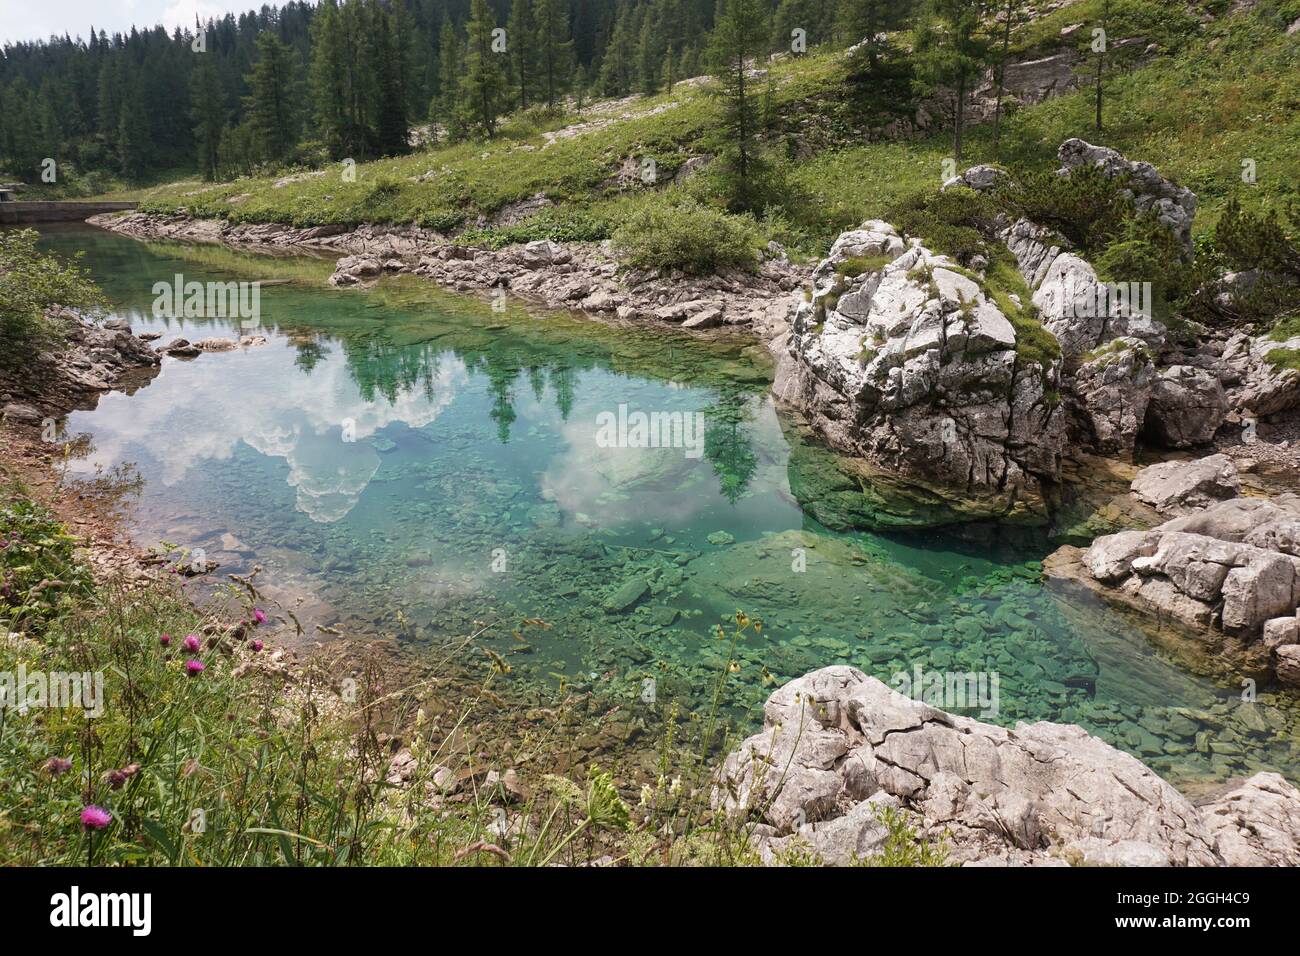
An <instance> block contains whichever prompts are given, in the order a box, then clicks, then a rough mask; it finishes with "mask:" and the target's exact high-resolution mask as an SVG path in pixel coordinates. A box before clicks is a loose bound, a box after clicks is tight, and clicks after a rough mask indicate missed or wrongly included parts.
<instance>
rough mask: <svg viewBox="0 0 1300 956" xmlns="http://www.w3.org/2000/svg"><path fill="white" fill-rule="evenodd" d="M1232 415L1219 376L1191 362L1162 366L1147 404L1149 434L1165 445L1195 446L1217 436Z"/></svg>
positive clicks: (1148, 435)
mask: <svg viewBox="0 0 1300 956" xmlns="http://www.w3.org/2000/svg"><path fill="white" fill-rule="evenodd" d="M1227 415H1228V400H1227V397H1226V396H1225V395H1224V393H1223V386H1222V385H1221V384H1220V383H1219V378H1218V376H1217V375H1215V374H1213V373H1211V372H1208V371H1206V370H1205V369H1199V368H1193V367H1192V366H1190V365H1172V366H1170V367H1169V368H1166V369H1161V371H1160V377H1159V378H1158V379H1156V383H1155V388H1154V389H1152V392H1151V402H1150V404H1149V405H1148V406H1147V417H1146V424H1145V429H1146V434H1147V437H1148V438H1150V439H1151V440H1152V442H1153V443H1155V444H1156V445H1159V446H1163V447H1165V448H1191V447H1192V446H1194V445H1203V444H1205V443H1206V442H1208V441H1210V439H1212V438H1213V437H1214V433H1215V432H1217V431H1218V430H1219V426H1220V425H1222V424H1223V422H1224V419H1226V418H1227Z"/></svg>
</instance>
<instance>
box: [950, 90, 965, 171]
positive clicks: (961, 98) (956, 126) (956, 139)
mask: <svg viewBox="0 0 1300 956" xmlns="http://www.w3.org/2000/svg"><path fill="white" fill-rule="evenodd" d="M965 119H966V77H964V76H963V77H962V78H961V79H959V80H958V81H957V116H956V118H955V119H954V120H953V124H952V156H953V159H954V160H956V162H957V166H958V167H959V169H958V175H960V166H961V128H962V124H963V123H964V122H965Z"/></svg>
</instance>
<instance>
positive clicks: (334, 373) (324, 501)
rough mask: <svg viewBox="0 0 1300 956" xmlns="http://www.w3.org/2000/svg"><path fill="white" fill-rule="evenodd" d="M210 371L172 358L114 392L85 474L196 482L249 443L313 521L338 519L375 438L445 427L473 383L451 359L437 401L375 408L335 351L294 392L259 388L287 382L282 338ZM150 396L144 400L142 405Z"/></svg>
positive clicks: (371, 460)
mask: <svg viewBox="0 0 1300 956" xmlns="http://www.w3.org/2000/svg"><path fill="white" fill-rule="evenodd" d="M195 361H196V362H201V363H204V364H205V365H207V366H208V367H207V368H194V367H185V366H182V365H180V364H179V363H177V362H176V361H175V360H165V361H164V365H163V369H162V371H161V372H160V374H159V375H158V377H157V378H156V379H154V381H153V382H151V383H150V384H149V385H148V386H146V388H145V389H144V390H143V391H141V392H140V393H139V397H137V398H136V399H134V400H133V399H130V398H128V397H127V396H126V395H123V394H121V393H120V392H113V393H110V394H108V395H105V396H104V397H103V398H101V399H100V407H99V410H98V412H97V413H89V414H94V416H95V420H96V427H95V445H96V447H95V451H94V452H93V453H92V454H91V455H90V456H89V457H88V458H87V459H85V460H83V461H81V462H78V463H77V465H76V466H75V469H74V470H75V471H77V472H80V473H88V472H90V471H93V469H94V467H95V466H96V465H102V466H105V467H108V466H111V465H113V464H114V463H116V462H119V461H138V462H140V463H141V464H142V465H143V464H144V462H143V461H141V453H143V454H144V455H145V456H147V457H148V458H150V459H152V464H153V465H154V466H155V467H156V468H157V472H158V476H159V478H158V480H160V481H161V482H162V483H163V484H164V485H169V486H170V485H175V484H178V483H180V482H182V481H185V480H187V479H188V478H189V477H190V475H191V471H192V469H193V468H194V467H195V465H197V464H199V463H200V462H202V461H206V460H218V461H220V460H225V459H228V458H230V456H231V455H233V454H234V452H235V449H236V448H237V447H238V446H239V444H240V443H241V442H243V443H245V444H247V445H249V446H250V447H251V448H253V449H255V450H256V451H258V452H259V453H261V454H263V455H266V456H268V457H272V458H281V459H283V460H284V461H285V462H286V464H287V465H288V467H289V473H288V476H287V477H286V479H285V480H286V482H287V483H288V484H289V485H290V486H291V487H292V488H294V489H295V491H296V493H297V507H298V510H299V511H302V512H304V513H305V514H307V515H308V516H309V517H310V518H312V520H314V521H319V522H331V521H337V520H339V519H340V518H342V517H343V516H345V515H346V514H347V513H348V512H349V511H351V510H352V507H353V506H354V505H355V504H356V503H357V501H358V499H359V498H360V497H361V493H362V492H363V491H364V490H365V488H366V486H367V485H368V484H369V482H370V479H371V478H372V477H374V474H375V472H376V471H378V470H379V461H380V459H379V455H378V453H377V452H376V451H375V449H374V447H373V445H371V443H370V442H368V441H366V439H367V438H369V437H370V436H372V435H374V434H376V433H377V432H379V431H381V430H382V429H384V428H385V427H387V426H388V425H390V424H394V423H397V422H403V423H405V424H406V425H408V426H410V427H411V428H422V427H424V426H425V425H428V424H429V423H430V422H432V421H433V420H434V419H436V418H437V417H438V416H439V415H440V414H441V413H442V411H443V410H444V409H445V408H447V406H449V405H450V404H451V402H452V400H453V399H454V398H455V395H456V392H457V390H458V389H459V388H460V387H461V386H462V385H463V384H464V383H465V382H466V381H468V373H467V371H466V369H465V366H464V364H463V363H462V362H460V360H459V359H456V358H455V357H454V356H452V355H450V354H447V355H444V356H443V364H442V366H441V367H440V368H439V370H438V374H437V377H436V379H435V381H434V387H433V397H432V398H431V399H430V398H429V397H427V396H425V394H424V393H423V392H422V391H420V390H414V391H411V392H407V393H404V394H401V395H399V396H398V397H397V400H396V401H395V402H391V403H390V402H388V401H387V400H385V399H383V398H376V399H375V400H373V401H366V400H365V399H364V398H362V396H361V393H360V390H359V389H358V388H357V385H356V382H355V381H353V379H352V376H351V374H350V373H349V372H348V369H347V363H346V361H345V360H344V358H343V355H342V350H341V349H340V348H339V347H338V346H337V345H332V346H331V347H330V349H329V354H328V355H327V357H326V358H324V359H323V360H322V361H321V362H320V364H318V365H317V366H316V368H315V369H314V370H313V371H312V374H311V375H301V374H299V373H297V372H296V371H290V372H289V374H292V375H294V376H295V377H294V379H293V380H292V382H291V383H290V384H289V387H286V388H277V389H266V388H258V387H257V386H256V384H255V383H258V382H266V381H274V380H277V379H282V378H283V377H284V376H285V374H286V371H287V370H286V368H285V366H286V364H287V362H288V358H287V355H286V349H285V346H284V344H283V341H282V340H278V337H277V339H274V340H272V342H270V343H268V344H267V345H265V346H262V347H260V348H254V349H249V350H247V351H243V352H238V353H217V354H211V355H204V356H201V357H200V358H198V359H196V360H195ZM232 394H233V395H238V394H248V395H253V394H256V395H257V396H258V397H257V398H256V399H255V400H246V401H231V399H230V396H231V395H232ZM141 398H143V399H144V400H143V401H142V400H140V399H141ZM86 414H88V413H78V414H77V415H74V416H73V417H72V419H71V420H70V421H69V431H70V432H72V433H76V432H77V431H78V430H80V429H84V428H85V424H84V417H83V416H84V415H86ZM345 420H350V421H351V422H353V423H355V424H354V427H355V436H356V441H355V442H344V441H343V440H342V426H343V422H344V421H345Z"/></svg>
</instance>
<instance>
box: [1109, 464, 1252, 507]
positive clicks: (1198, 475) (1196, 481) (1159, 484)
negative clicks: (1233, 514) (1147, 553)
mask: <svg viewBox="0 0 1300 956" xmlns="http://www.w3.org/2000/svg"><path fill="white" fill-rule="evenodd" d="M1129 488H1130V490H1131V491H1132V492H1133V494H1134V496H1135V497H1137V499H1138V500H1139V501H1145V502H1146V503H1147V504H1149V505H1151V506H1152V507H1153V508H1155V509H1156V510H1157V511H1159V512H1160V513H1161V514H1164V515H1182V514H1189V513H1191V512H1194V511H1200V510H1202V509H1203V508H1205V507H1207V506H1208V505H1210V504H1213V503H1214V502H1216V501H1222V500H1225V499H1228V498H1235V497H1237V495H1238V494H1240V493H1241V481H1240V480H1239V479H1238V478H1237V466H1236V465H1235V464H1234V463H1233V461H1232V459H1231V458H1229V457H1228V456H1227V455H1209V456H1207V457H1205V458H1198V459H1196V460H1194V461H1164V462H1161V463H1160V464H1158V465H1151V466H1150V467H1148V468H1143V469H1142V470H1141V471H1139V472H1138V473H1137V476H1136V477H1135V478H1134V479H1133V482H1132V484H1131V485H1130V486H1129Z"/></svg>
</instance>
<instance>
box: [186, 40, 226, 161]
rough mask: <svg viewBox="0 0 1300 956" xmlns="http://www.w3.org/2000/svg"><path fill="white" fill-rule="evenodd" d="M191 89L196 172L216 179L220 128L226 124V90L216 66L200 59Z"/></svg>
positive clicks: (219, 148)
mask: <svg viewBox="0 0 1300 956" xmlns="http://www.w3.org/2000/svg"><path fill="white" fill-rule="evenodd" d="M190 82H191V85H192V87H193V93H192V95H191V96H190V102H191V103H192V104H193V106H192V113H193V115H192V120H193V123H194V126H193V130H194V140H195V151H196V154H197V158H198V164H199V174H200V175H201V176H202V177H203V178H204V179H216V178H217V171H218V169H219V157H220V150H221V131H222V129H223V128H224V127H225V125H226V108H225V101H226V97H225V92H224V91H223V90H222V89H221V80H220V78H219V77H218V76H217V70H216V67H215V66H214V65H213V63H212V61H211V60H209V59H207V58H202V59H200V60H199V64H198V66H197V67H195V69H194V74H193V76H192V77H191V79H190Z"/></svg>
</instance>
